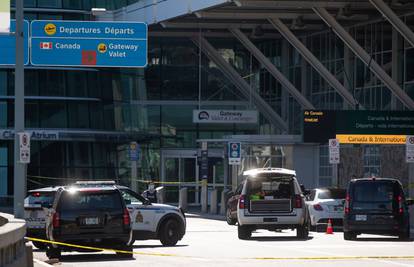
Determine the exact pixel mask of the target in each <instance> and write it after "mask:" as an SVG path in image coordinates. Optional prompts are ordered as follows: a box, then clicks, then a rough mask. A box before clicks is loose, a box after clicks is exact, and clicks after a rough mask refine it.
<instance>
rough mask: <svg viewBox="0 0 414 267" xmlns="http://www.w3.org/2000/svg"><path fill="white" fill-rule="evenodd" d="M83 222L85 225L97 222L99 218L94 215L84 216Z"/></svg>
mask: <svg viewBox="0 0 414 267" xmlns="http://www.w3.org/2000/svg"><path fill="white" fill-rule="evenodd" d="M85 224H86V225H94V224H99V219H98V218H97V217H94V218H85Z"/></svg>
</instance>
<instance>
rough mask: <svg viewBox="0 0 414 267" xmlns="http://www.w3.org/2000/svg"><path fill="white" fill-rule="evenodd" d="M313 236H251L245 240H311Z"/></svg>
mask: <svg viewBox="0 0 414 267" xmlns="http://www.w3.org/2000/svg"><path fill="white" fill-rule="evenodd" d="M312 239H313V236H309V237H308V238H307V239H299V238H297V237H296V236H257V237H254V236H253V237H251V238H250V239H248V240H247V241H249V240H251V241H260V242H273V241H283V242H284V241H308V240H312Z"/></svg>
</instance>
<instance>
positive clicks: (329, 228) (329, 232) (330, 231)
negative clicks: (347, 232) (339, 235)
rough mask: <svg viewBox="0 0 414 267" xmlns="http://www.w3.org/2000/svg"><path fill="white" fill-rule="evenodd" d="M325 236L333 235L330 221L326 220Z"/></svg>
mask: <svg viewBox="0 0 414 267" xmlns="http://www.w3.org/2000/svg"><path fill="white" fill-rule="evenodd" d="M326 234H328V235H332V234H333V227H332V221H331V219H329V220H328V227H326Z"/></svg>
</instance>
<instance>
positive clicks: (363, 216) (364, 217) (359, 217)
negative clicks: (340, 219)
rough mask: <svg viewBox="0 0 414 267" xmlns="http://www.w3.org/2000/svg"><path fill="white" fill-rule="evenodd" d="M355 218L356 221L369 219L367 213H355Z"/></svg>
mask: <svg viewBox="0 0 414 267" xmlns="http://www.w3.org/2000/svg"><path fill="white" fill-rule="evenodd" d="M355 220H356V221H366V220H367V215H361V214H359V215H355Z"/></svg>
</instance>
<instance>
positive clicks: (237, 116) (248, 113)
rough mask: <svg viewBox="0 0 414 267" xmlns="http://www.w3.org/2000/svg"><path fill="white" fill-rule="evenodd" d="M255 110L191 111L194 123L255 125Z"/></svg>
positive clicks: (256, 115)
mask: <svg viewBox="0 0 414 267" xmlns="http://www.w3.org/2000/svg"><path fill="white" fill-rule="evenodd" d="M257 117H258V113H257V111H255V110H193V122H194V123H257Z"/></svg>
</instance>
